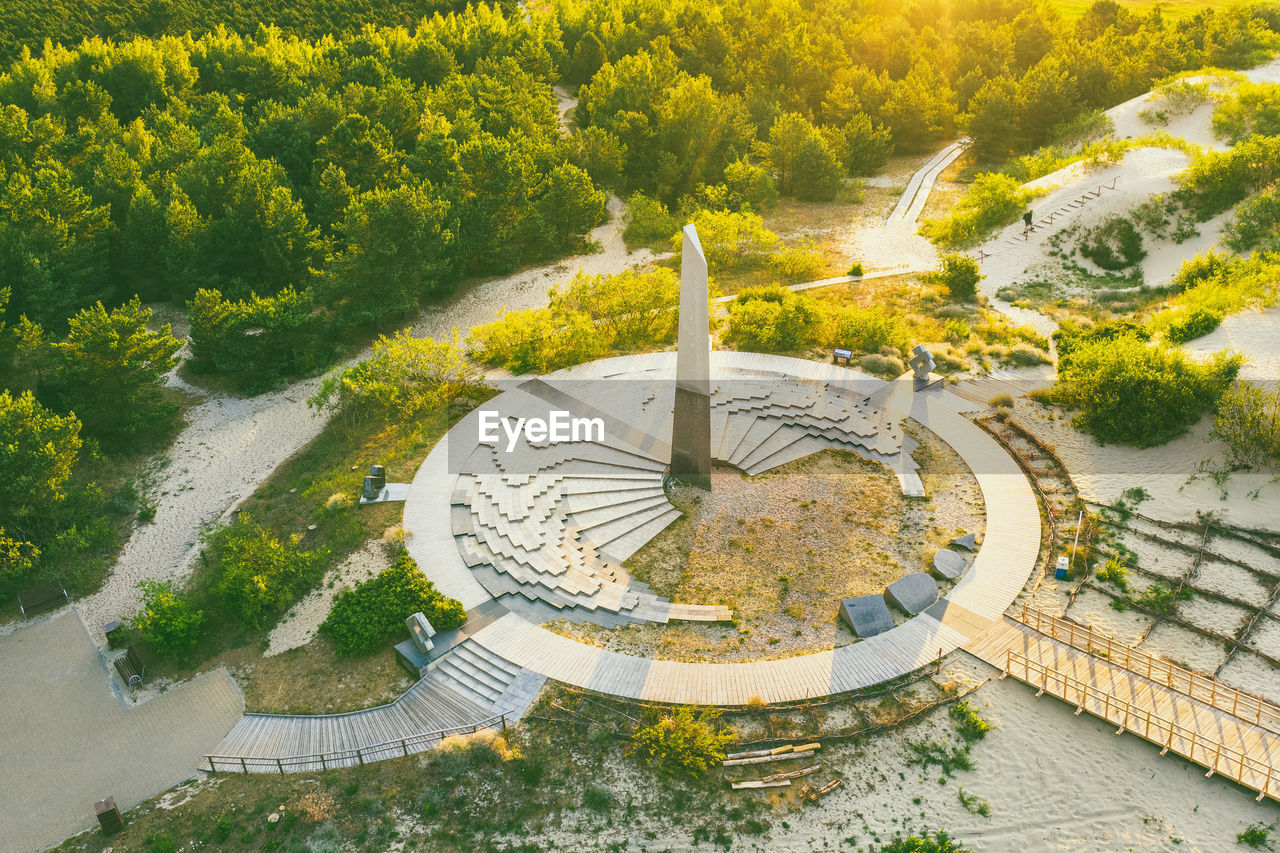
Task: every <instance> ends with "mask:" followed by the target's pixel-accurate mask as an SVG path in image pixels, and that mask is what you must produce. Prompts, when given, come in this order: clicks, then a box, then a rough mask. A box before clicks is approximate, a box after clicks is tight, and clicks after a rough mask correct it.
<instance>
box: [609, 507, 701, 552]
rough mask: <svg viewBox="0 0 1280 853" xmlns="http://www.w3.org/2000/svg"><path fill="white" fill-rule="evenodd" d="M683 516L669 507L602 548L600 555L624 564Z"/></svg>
mask: <svg viewBox="0 0 1280 853" xmlns="http://www.w3.org/2000/svg"><path fill="white" fill-rule="evenodd" d="M680 515H681V513H680V510H678V509H676V508H675V507H672V506H670V505H668V508H667V509H666V510H665V511H663V512H661V513H659V514H658V515H656V516H654V517H652V518H650V519H648V520H646V521H644V522H643V523H641V524H638V525H636V526H635V527H633V528H632V529H631V530H630V531H628V532H627V533H624V534H623V535H622V536H619V537H617V538H615V539H613V540H612V541H610V542H608V543H606V544H604V545H602V546H601V547H600V553H601V554H603V555H605V556H607V557H608V558H609V559H611V560H614V561H616V562H619V563H621V562H623V561H625V560H626V559H627V558H628V557H630V556H631V555H632V554H634V553H635V552H636V551H639V550H640V549H641V548H643V547H644V546H645V545H646V544H648V542H649V540H650V539H652V538H653V537H655V536H657V535H658V534H659V533H661V532H662V531H663V530H664V529H665V528H666V527H667V525H669V524H671V522H673V521H675V520H676V519H677V518H679V517H680Z"/></svg>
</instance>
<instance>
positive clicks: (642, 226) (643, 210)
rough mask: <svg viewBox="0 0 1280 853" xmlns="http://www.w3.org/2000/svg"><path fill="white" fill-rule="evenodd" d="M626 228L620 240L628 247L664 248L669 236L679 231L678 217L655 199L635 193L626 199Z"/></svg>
mask: <svg viewBox="0 0 1280 853" xmlns="http://www.w3.org/2000/svg"><path fill="white" fill-rule="evenodd" d="M625 222H626V227H625V228H624V229H623V231H622V239H623V240H625V241H626V243H627V245H628V246H631V247H633V248H634V247H639V246H648V247H650V248H665V247H666V245H667V243H668V241H670V240H671V235H672V234H675V233H676V232H677V231H679V230H680V217H678V216H675V215H674V214H672V213H671V212H670V211H669V210H667V206H666V205H665V204H663V203H662V202H660V201H658V200H657V199H656V198H650V197H649V196H647V195H645V194H644V193H636V194H635V195H633V196H631V198H629V199H627V212H626V214H625Z"/></svg>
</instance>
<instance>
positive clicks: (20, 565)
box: [0, 527, 40, 589]
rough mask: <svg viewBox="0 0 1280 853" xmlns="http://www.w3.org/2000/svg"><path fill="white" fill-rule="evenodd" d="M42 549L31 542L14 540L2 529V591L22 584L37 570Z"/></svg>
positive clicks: (0, 586) (0, 533) (0, 534)
mask: <svg viewBox="0 0 1280 853" xmlns="http://www.w3.org/2000/svg"><path fill="white" fill-rule="evenodd" d="M39 558H40V549H39V548H37V547H36V546H35V545H33V544H32V543H30V542H27V541H24V540H21V539H14V538H13V537H12V536H9V535H7V534H6V533H5V532H4V528H3V527H0V589H8V588H9V587H10V586H11V585H12V584H14V583H18V582H21V581H22V580H24V579H25V578H26V577H27V575H29V574H31V572H32V570H33V569H35V565H36V560H38V559H39Z"/></svg>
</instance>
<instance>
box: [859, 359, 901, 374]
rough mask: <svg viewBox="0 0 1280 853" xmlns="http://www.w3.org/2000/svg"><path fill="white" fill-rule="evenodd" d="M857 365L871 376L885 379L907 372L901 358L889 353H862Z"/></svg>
mask: <svg viewBox="0 0 1280 853" xmlns="http://www.w3.org/2000/svg"><path fill="white" fill-rule="evenodd" d="M858 367H860V368H862V369H863V370H865V371H866V372H867V373H870V374H871V375H872V376H879V377H882V378H885V379H892V378H896V377H898V376H901V375H902V374H904V373H906V372H907V366H906V365H905V364H903V362H902V359H900V358H896V357H894V356H891V355H890V356H886V355H875V354H872V355H864V356H863V357H862V359H861V360H860V361H859V362H858Z"/></svg>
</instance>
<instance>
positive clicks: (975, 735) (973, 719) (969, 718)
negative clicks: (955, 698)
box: [949, 699, 994, 743]
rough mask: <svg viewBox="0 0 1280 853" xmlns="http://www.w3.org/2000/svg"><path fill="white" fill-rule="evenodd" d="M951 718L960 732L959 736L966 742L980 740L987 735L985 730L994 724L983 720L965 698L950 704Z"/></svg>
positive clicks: (989, 729)
mask: <svg viewBox="0 0 1280 853" xmlns="http://www.w3.org/2000/svg"><path fill="white" fill-rule="evenodd" d="M949 713H950V714H951V719H952V720H954V721H955V723H956V729H957V731H959V732H960V737H962V738H964V739H965V741H966V742H969V743H972V742H973V741H975V740H982V739H983V738H984V737H986V736H987V732H989V731H991V729H992V728H994V726H993V725H992V724H991V722H990V721H988V720H984V719H983V718H982V715H981V714H979V713H978V711H977V709H975V708H974V707H973V706H972V705H970V704H969V702H968V701H967V700H963V699H962V700H961V701H959V702H957V703H956V704H954V705H952V706H951V711H950V712H949Z"/></svg>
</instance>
